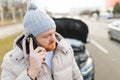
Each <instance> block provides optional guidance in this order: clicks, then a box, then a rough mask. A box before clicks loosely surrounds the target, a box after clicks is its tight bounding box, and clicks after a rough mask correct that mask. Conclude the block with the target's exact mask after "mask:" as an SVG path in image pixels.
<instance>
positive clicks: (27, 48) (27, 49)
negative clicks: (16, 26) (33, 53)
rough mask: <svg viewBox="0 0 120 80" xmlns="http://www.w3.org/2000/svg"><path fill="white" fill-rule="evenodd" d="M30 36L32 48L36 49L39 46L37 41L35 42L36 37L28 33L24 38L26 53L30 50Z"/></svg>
mask: <svg viewBox="0 0 120 80" xmlns="http://www.w3.org/2000/svg"><path fill="white" fill-rule="evenodd" d="M30 38H32V40H33V48H34V49H36V48H37V47H38V46H39V43H38V42H37V40H36V38H35V37H34V36H33V35H32V34H30V35H29V36H28V37H27V39H26V53H27V54H29V52H30V49H29V43H30V42H29V41H30V40H29V39H30Z"/></svg>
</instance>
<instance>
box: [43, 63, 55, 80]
mask: <svg viewBox="0 0 120 80" xmlns="http://www.w3.org/2000/svg"><path fill="white" fill-rule="evenodd" d="M44 64H45V65H46V68H47V70H48V72H49V74H50V76H51V77H50V78H51V80H54V77H53V75H52V74H51V72H50V69H49V68H48V65H47V64H46V63H44Z"/></svg>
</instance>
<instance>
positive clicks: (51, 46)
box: [44, 41, 56, 51]
mask: <svg viewBox="0 0 120 80" xmlns="http://www.w3.org/2000/svg"><path fill="white" fill-rule="evenodd" d="M44 48H45V49H46V51H53V50H55V48H56V41H54V42H51V43H49V44H48V46H46V47H45V46H44Z"/></svg>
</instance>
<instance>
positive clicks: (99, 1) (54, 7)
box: [33, 0, 105, 12]
mask: <svg viewBox="0 0 120 80" xmlns="http://www.w3.org/2000/svg"><path fill="white" fill-rule="evenodd" d="M33 1H34V2H35V3H36V4H37V5H38V6H40V7H46V8H47V9H48V10H49V11H52V12H67V11H69V10H70V8H71V7H74V8H78V7H79V8H90V7H93V8H95V7H103V6H104V4H105V3H104V1H105V0H33Z"/></svg>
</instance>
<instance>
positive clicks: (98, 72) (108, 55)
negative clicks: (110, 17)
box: [83, 19, 120, 80]
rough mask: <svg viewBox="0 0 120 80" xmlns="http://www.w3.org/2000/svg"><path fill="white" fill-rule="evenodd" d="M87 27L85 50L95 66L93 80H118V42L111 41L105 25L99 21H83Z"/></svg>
mask: <svg viewBox="0 0 120 80" xmlns="http://www.w3.org/2000/svg"><path fill="white" fill-rule="evenodd" d="M83 21H84V22H86V23H87V25H88V26H89V30H90V32H89V38H90V43H89V44H87V45H86V46H87V48H88V50H89V52H90V53H91V56H92V57H93V60H94V64H95V80H120V70H119V68H120V42H117V41H112V40H110V39H109V37H108V34H107V25H108V23H104V22H101V21H95V20H89V19H83Z"/></svg>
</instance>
